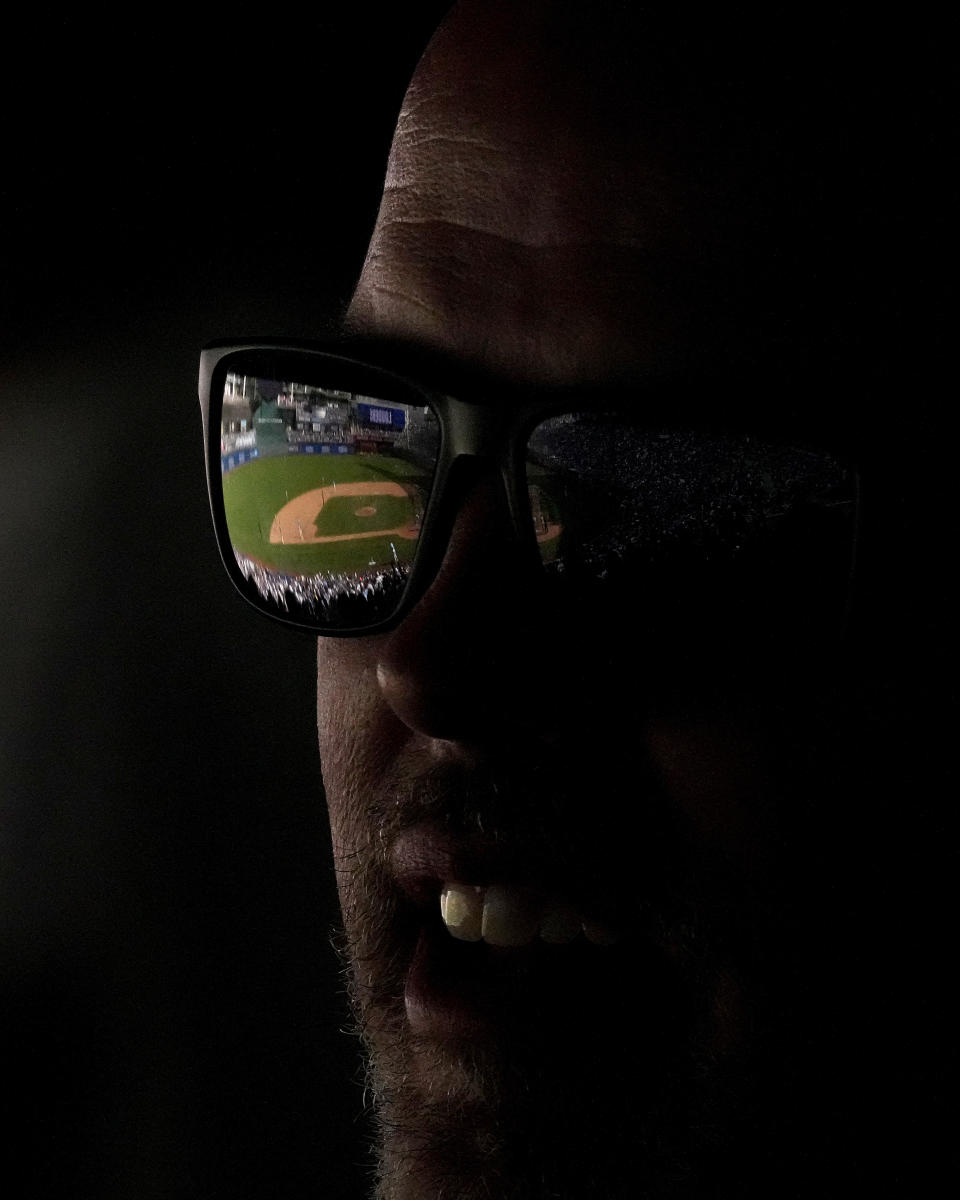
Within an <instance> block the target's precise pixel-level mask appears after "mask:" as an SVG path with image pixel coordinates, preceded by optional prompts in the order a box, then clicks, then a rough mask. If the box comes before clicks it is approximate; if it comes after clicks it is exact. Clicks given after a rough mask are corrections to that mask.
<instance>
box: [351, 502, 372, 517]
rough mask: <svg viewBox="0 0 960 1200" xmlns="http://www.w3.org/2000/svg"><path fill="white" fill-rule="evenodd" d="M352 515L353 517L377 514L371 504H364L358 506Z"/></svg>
mask: <svg viewBox="0 0 960 1200" xmlns="http://www.w3.org/2000/svg"><path fill="white" fill-rule="evenodd" d="M353 515H354V516H355V517H375V516H376V515H377V510H376V509H375V508H374V506H373V505H372V504H364V505H363V506H362V507H361V508H358V509H357V511H356V512H355V513H354V514H353Z"/></svg>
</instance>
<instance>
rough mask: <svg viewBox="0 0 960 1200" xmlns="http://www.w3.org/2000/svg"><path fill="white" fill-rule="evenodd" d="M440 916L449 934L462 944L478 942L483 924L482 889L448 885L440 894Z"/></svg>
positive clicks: (461, 884) (462, 885) (459, 884)
mask: <svg viewBox="0 0 960 1200" xmlns="http://www.w3.org/2000/svg"><path fill="white" fill-rule="evenodd" d="M440 916H441V917H442V918H443V923H444V925H446V927H447V929H448V930H449V932H450V934H451V935H452V936H453V937H455V938H459V939H460V941H462V942H479V941H480V936H481V933H480V931H481V925H482V923H483V888H480V887H473V886H471V885H469V884H465V883H448V884H446V885H445V886H444V889H443V891H442V892H441V893H440Z"/></svg>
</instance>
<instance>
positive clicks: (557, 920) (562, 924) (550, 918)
mask: <svg viewBox="0 0 960 1200" xmlns="http://www.w3.org/2000/svg"><path fill="white" fill-rule="evenodd" d="M579 934H580V918H579V917H578V916H577V913H576V910H575V909H573V908H571V907H570V905H569V904H562V903H558V904H556V905H553V906H552V907H550V908H548V909H547V910H546V911H545V912H544V914H543V918H542V920H541V921H540V936H541V937H542V938H543V940H544V941H545V942H551V943H552V944H553V945H554V946H564V945H566V943H567V942H572V941H573V939H574V938H575V937H578V936H579Z"/></svg>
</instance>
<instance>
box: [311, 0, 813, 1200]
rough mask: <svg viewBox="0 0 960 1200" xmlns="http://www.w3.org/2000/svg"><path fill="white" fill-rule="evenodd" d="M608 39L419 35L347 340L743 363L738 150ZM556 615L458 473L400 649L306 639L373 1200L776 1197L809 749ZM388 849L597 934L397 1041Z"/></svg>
mask: <svg viewBox="0 0 960 1200" xmlns="http://www.w3.org/2000/svg"><path fill="white" fill-rule="evenodd" d="M564 29H566V32H564ZM632 36H633V37H634V38H635V39H636V38H640V40H639V41H637V42H635V44H634V46H633V48H632V49H631V51H630V53H622V54H621V55H620V57H618V49H617V48H618V45H619V43H618V41H617V38H616V36H615V35H614V34H612V33H610V32H609V31H606V32H605V31H604V30H602V29H601V30H600V31H599V32H597V31H596V30H594V32H593V34H592V35H591V37H592V39H593V40H592V41H591V40H590V38H587V39H586V40H584V37H583V30H578V29H577V28H576V26H575V25H573V26H570V27H569V28H568V27H566V26H564V25H563V24H562V22H561V24H560V25H559V26H558V25H557V6H552V5H549V4H525V5H519V6H518V5H513V4H511V5H505V4H477V3H474V4H469V3H468V4H461V5H458V6H457V7H456V8H455V9H454V11H453V13H452V15H451V16H450V17H449V18H448V20H447V21H446V22H445V24H444V25H443V26H442V27H441V30H440V32H439V33H438V34H437V35H436V37H435V38H434V40H433V42H432V43H431V46H430V48H429V49H428V51H427V54H426V56H425V57H424V59H423V61H422V63H421V65H420V67H419V68H418V70H417V72H416V75H415V77H414V79H413V82H412V83H411V86H410V89H409V91H408V94H407V97H406V99H405V102H404V106H403V110H402V113H401V115H400V119H399V122H398V127H397V133H396V137H395V141H394V145H393V149H392V152H391V157H390V162H389V167H388V171H387V179H386V185H385V190H384V197H383V202H382V206H381V209H380V214H379V217H378V220H377V224H376V229H375V231H374V234H373V237H372V240H371V243H370V248H369V251H368V254H367V258H366V261H365V263H364V266H363V271H362V275H361V277H360V281H359V284H358V287H357V290H356V294H355V296H354V298H353V301H352V304H351V306H350V311H349V317H348V324H349V326H350V328H351V329H352V330H354V331H356V332H358V333H360V334H363V335H365V336H374V337H384V338H391V339H398V340H401V341H403V342H405V343H410V344H413V345H415V346H418V347H420V348H422V349H425V350H427V351H431V350H432V351H437V352H441V353H443V354H444V355H445V356H446V357H448V358H451V359H453V360H455V361H456V362H457V363H459V364H461V365H463V366H466V367H475V368H478V369H480V370H482V371H484V372H489V373H492V374H497V375H502V376H507V377H509V378H510V379H511V380H514V381H518V382H524V381H527V382H531V383H550V384H578V383H583V382H584V381H588V380H589V381H597V380H598V379H599V380H612V381H619V382H623V381H624V380H630V379H634V378H636V379H642V378H643V377H644V376H645V375H646V374H647V373H649V372H670V371H671V370H674V369H676V368H678V367H679V366H689V365H690V364H691V363H693V364H696V363H700V362H705V361H713V360H714V359H715V358H716V356H717V355H718V353H720V351H721V349H722V353H723V355H725V356H727V357H732V358H733V359H734V360H735V361H743V362H748V361H750V360H751V358H752V356H753V355H754V354H756V353H758V352H761V351H763V350H766V349H769V345H768V341H769V332H770V331H769V324H770V323H769V313H768V310H767V307H766V306H761V305H758V304H757V303H756V302H755V300H753V299H752V297H754V296H756V294H757V291H756V290H755V286H754V285H755V284H756V279H755V278H754V276H753V275H752V274H751V271H752V269H753V268H752V267H749V268H748V267H747V266H746V265H745V263H744V257H743V247H744V244H745V240H746V232H745V231H747V230H749V228H750V227H751V226H752V225H753V223H754V222H755V219H756V215H755V212H754V204H755V197H752V196H751V194H750V192H749V189H748V188H747V187H746V186H745V185H744V182H743V180H744V179H745V178H748V177H749V171H750V160H749V156H748V154H747V152H746V150H745V148H744V144H743V143H742V142H741V141H740V140H739V134H738V133H737V131H736V130H735V129H734V130H733V131H732V132H731V131H730V130H729V129H728V131H727V134H726V139H725V141H724V143H723V145H722V146H721V145H719V144H718V142H717V141H716V139H715V138H714V136H713V134H714V132H715V131H714V129H713V126H712V125H711V120H712V116H711V109H710V104H709V95H706V97H705V96H704V95H703V94H701V93H697V94H695V95H693V97H692V98H691V94H690V86H691V80H690V78H679V79H677V78H674V77H673V76H672V75H671V69H672V68H671V64H672V63H674V61H675V59H672V58H671V57H670V56H669V55H659V54H658V52H657V51H658V45H659V43H657V42H656V40H655V39H654V40H653V42H652V44H651V45H650V46H647V45H646V44H645V43H644V42H643V40H642V30H641V31H640V32H639V33H638V31H637V30H636V29H633V30H632ZM652 36H653V35H651V37H652ZM478 64H482V67H481V68H479V69H478ZM638 64H639V66H638ZM645 64H646V66H647V72H646V76H645V75H644V71H643V68H644V65H645ZM628 67H629V68H630V69H629V70H628V69H627V68H628ZM689 74H690V76H691V77H692V76H693V75H694V74H695V73H694V72H693V70H692V69H690V71H689ZM638 78H639V83H638ZM698 87H701V88H703V89H704V90H705V91H707V92H708V89H706V87H705V85H702V84H698ZM778 328H779V332H780V334H782V327H778ZM778 336H779V335H778ZM764 339H768V340H767V341H765V340H764ZM637 402H638V403H642V398H641V399H638V401H637ZM506 580H509V584H508V585H507V584H506V583H505V581H506ZM617 614H619V615H617ZM578 617H582V614H578V613H575V612H574V613H572V612H571V611H570V610H569V609H568V608H565V607H564V604H563V602H562V601H556V600H554V599H553V598H552V597H550V596H548V595H546V594H545V592H544V585H543V581H542V578H541V576H540V574H539V573H538V571H537V570H536V568H535V565H534V564H531V563H530V562H529V561H527V560H526V559H524V558H522V557H521V556H520V553H519V550H518V548H517V547H516V546H514V545H513V543H512V541H511V535H510V533H509V528H508V526H507V523H506V518H505V512H504V500H503V494H502V489H501V488H500V487H499V485H498V481H497V479H496V477H495V475H494V474H493V473H492V472H491V471H489V470H484V469H482V468H480V469H478V470H477V471H476V472H475V473H474V474H473V475H472V476H471V477H470V479H469V481H468V483H467V485H465V488H464V502H463V505H462V507H461V510H460V514H459V516H458V518H457V521H456V524H455V526H454V528H453V530H452V532H451V537H450V542H449V547H448V550H447V554H446V557H445V559H444V561H443V564H442V567H441V569H440V572H439V574H438V576H437V578H436V580H435V582H434V583H433V585H432V586H431V588H430V589H429V591H428V592H427V593H426V594H425V595H424V596H423V598H422V599H421V600H420V602H419V603H418V604H417V606H416V607H415V608H414V610H413V611H412V612H411V613H410V614H409V616H408V617H407V618H406V619H405V621H404V622H403V623H402V624H401V626H400V627H399V628H397V629H396V630H395V631H393V632H392V633H388V634H385V635H381V636H377V637H370V638H361V639H348V640H338V639H321V640H320V643H319V650H318V725H319V737H320V750H321V758H322V762H323V773H324V784H325V789H326V794H327V799H328V804H329V809H330V819H331V825H332V830H333V839H334V849H335V854H336V867H337V873H338V884H339V888H340V895H341V900H342V908H343V917H344V933H343V939H342V940H343V953H344V958H345V961H346V963H347V965H348V971H349V976H350V979H351V987H352V995H353V999H354V1007H355V1011H356V1014H357V1021H358V1027H359V1029H360V1032H361V1035H362V1036H363V1038H364V1040H365V1043H366V1048H367V1051H368V1053H369V1056H370V1062H371V1068H370V1088H371V1094H372V1095H373V1097H374V1103H375V1105H376V1108H377V1114H378V1120H379V1134H378V1141H379V1153H380V1160H381V1168H380V1173H379V1182H378V1186H379V1188H380V1192H379V1195H381V1196H382V1197H383V1198H384V1200H387V1198H389V1200H412V1198H414V1197H417V1198H419V1200H423V1198H426V1197H434V1196H436V1197H440V1196H443V1197H447V1196H450V1197H453V1196H456V1197H461V1198H474V1197H476V1198H479V1197H494V1196H496V1197H501V1198H513V1197H521V1196H523V1197H526V1198H529V1200H534V1198H538V1197H544V1198H546V1197H548V1196H549V1197H563V1198H572V1197H578V1198H579V1197H588V1196H589V1197H601V1196H602V1197H605V1198H607V1200H616V1198H618V1197H626V1196H630V1197H634V1196H637V1195H648V1196H652V1197H655V1196H668V1195H669V1196H675V1195H683V1196H686V1195H704V1194H711V1195H727V1194H731V1195H732V1194H735V1195H738V1196H746V1195H751V1194H753V1190H754V1189H755V1190H756V1191H757V1193H758V1194H783V1195H786V1194H788V1193H787V1192H784V1191H782V1190H780V1191H778V1190H776V1184H775V1182H774V1185H773V1186H774V1188H775V1190H774V1192H770V1191H766V1192H765V1191H764V1189H765V1188H769V1187H770V1186H771V1180H774V1181H776V1178H777V1166H776V1164H777V1163H778V1161H779V1162H782V1161H783V1157H782V1156H783V1155H784V1154H789V1153H792V1151H788V1150H785V1148H784V1147H785V1145H787V1143H789V1142H790V1141H791V1139H792V1138H793V1137H795V1136H797V1131H798V1130H799V1129H800V1128H801V1127H802V1126H803V1124H804V1121H805V1119H806V1118H805V1116H804V1114H803V1113H802V1112H800V1111H799V1110H801V1109H802V1108H803V1105H804V1103H805V1101H804V1100H803V1096H804V1095H805V1093H804V1091H803V1088H802V1087H801V1086H800V1084H798V1083H797V1080H798V1079H799V1078H800V1075H801V1069H800V1059H801V1058H802V1057H803V1055H802V1054H798V1053H797V1051H796V1042H797V1039H796V1037H795V1034H796V1029H797V1026H798V1024H805V1025H806V1027H807V1028H809V1027H810V1026H811V1025H812V1024H814V1023H815V1022H816V1019H817V1003H818V1001H817V999H816V997H815V996H813V995H807V990H808V989H807V984H806V983H804V985H803V987H798V984H797V981H798V979H803V980H805V981H807V980H809V979H810V978H811V976H812V973H813V968H812V967H811V966H810V961H809V956H810V954H811V950H810V947H811V945H812V944H813V943H814V942H815V941H816V939H815V938H814V937H812V936H811V935H810V934H809V925H810V923H811V922H812V923H814V924H815V923H816V905H815V904H812V903H811V901H810V897H809V894H808V893H809V889H806V890H805V892H804V889H803V888H802V886H801V884H800V883H799V882H798V880H799V877H800V875H801V874H802V870H801V868H800V866H799V865H798V864H799V863H800V862H802V861H803V853H801V847H802V846H803V845H804V836H805V834H804V826H803V821H802V819H801V818H804V819H805V818H806V816H807V815H808V814H809V807H810V795H811V794H815V795H821V796H823V795H825V793H824V785H823V784H822V782H820V783H818V784H817V785H816V787H813V786H811V783H810V781H811V778H812V777H814V776H815V774H816V772H818V771H820V770H821V769H822V763H821V761H820V759H819V758H818V757H817V752H816V751H815V749H813V748H815V747H817V746H819V745H820V744H821V743H822V742H823V741H824V740H827V741H829V737H828V736H827V735H825V734H824V733H823V731H824V729H825V728H826V727H827V724H828V723H827V721H826V719H825V718H824V717H823V713H822V707H821V708H818V707H817V706H816V705H814V704H813V703H812V702H811V695H810V687H809V681H808V680H807V679H806V678H804V679H803V680H801V679H799V678H798V677H797V676H796V675H795V674H792V673H791V672H792V671H793V669H794V668H793V667H789V668H788V667H787V666H785V665H783V664H780V663H777V662H771V661H770V660H769V656H768V655H765V654H763V655H762V654H759V653H758V654H757V655H755V656H753V655H751V652H750V650H749V648H745V647H744V646H743V645H737V646H731V645H728V644H726V639H725V637H724V631H723V629H717V628H716V627H715V625H712V624H711V622H710V620H709V619H707V620H704V621H703V622H702V624H701V623H697V624H694V623H693V622H692V621H688V620H687V618H686V617H677V618H676V620H675V621H674V623H673V624H670V623H669V622H667V623H662V624H660V625H659V626H658V627H656V628H654V627H653V626H652V625H651V624H649V623H647V622H645V620H644V604H643V603H642V602H640V603H638V602H637V601H636V600H635V599H633V598H632V599H631V601H630V604H629V605H628V607H627V608H626V610H623V609H620V610H618V609H617V608H616V606H614V609H613V610H612V612H611V614H610V615H609V616H604V615H602V614H601V613H600V612H599V611H598V615H597V619H596V620H595V621H588V622H586V623H584V622H583V620H582V619H578ZM685 622H687V623H685ZM574 629H575V630H576V632H575V633H571V630H574ZM813 730H815V731H816V736H815V735H814V733H813V732H812V731H813ZM818 739H819V740H818ZM422 827H428V828H429V829H431V830H433V831H435V832H436V831H439V833H438V834H437V836H441V837H443V838H447V839H451V840H452V842H453V843H456V844H462V843H469V844H470V845H471V846H474V845H476V846H479V847H481V851H482V852H484V853H485V852H487V851H491V848H493V850H492V851H491V853H493V852H495V857H496V861H497V863H498V864H499V866H498V870H500V872H501V873H502V875H503V877H504V878H505V879H513V880H518V881H521V882H522V881H524V880H527V879H531V878H535V879H536V880H537V881H538V882H540V881H543V880H545V881H546V882H547V884H549V885H550V886H555V887H556V888H557V889H558V890H562V891H563V893H564V894H565V895H569V896H572V897H574V898H575V899H576V900H577V901H578V902H579V903H582V904H583V905H586V906H587V907H590V906H592V910H593V911H596V912H597V913H598V914H599V915H600V916H603V917H607V916H609V917H610V918H611V919H613V920H615V921H616V922H617V923H618V924H619V925H620V926H621V927H622V928H623V929H625V930H627V931H631V935H630V936H628V937H627V938H626V940H625V942H623V943H621V944H619V945H618V946H616V947H613V948H611V949H609V950H605V951H604V950H597V949H594V950H593V951H592V952H591V953H589V954H588V953H587V952H586V951H585V950H584V949H583V948H582V947H580V948H578V949H577V950H576V951H567V950H565V949H561V950H559V951H558V952H557V956H556V957H555V958H554V959H553V960H551V961H550V962H548V963H547V964H546V965H543V964H542V962H540V961H539V960H538V962H537V964H536V966H535V967H534V968H529V967H528V966H527V965H525V963H524V961H523V960H522V959H521V958H520V957H519V956H517V957H516V958H515V959H510V960H508V961H507V962H506V965H504V962H501V961H498V962H497V964H496V966H495V970H496V973H497V980H498V983H497V989H498V990H497V992H496V996H497V1000H496V1002H495V1003H493V1005H492V1011H493V1017H492V1019H490V1020H488V1021H487V1023H486V1024H485V1025H483V1027H482V1028H479V1029H477V1030H473V1031H472V1033H471V1035H470V1036H469V1037H463V1038H450V1037H444V1038H439V1037H434V1036H432V1035H431V1034H430V1032H429V1031H427V1032H426V1033H424V1032H423V1031H420V1032H419V1033H418V1032H416V1031H412V1030H411V1028H410V1026H409V1023H408V1020H407V1017H406V1016H405V1012H404V1004H403V990H404V977H405V973H406V970H407V967H408V965H409V962H410V959H411V957H412V955H413V953H414V947H415V945H416V939H417V929H418V920H420V918H419V917H418V916H417V915H415V914H411V912H410V911H409V909H408V906H406V905H405V902H404V899H403V898H402V897H401V896H400V895H399V893H398V889H397V886H396V882H395V880H394V879H393V878H392V876H391V862H392V861H393V860H392V858H391V854H392V852H393V851H394V849H395V847H396V845H397V844H398V842H399V841H401V840H402V838H403V837H404V835H405V832H406V831H408V830H409V829H411V828H422ZM467 882H477V883H481V884H484V883H487V882H490V880H488V879H485V878H480V879H476V880H467ZM801 894H805V899H804V902H803V904H802V905H801V904H800V903H799V901H798V897H799V896H800V895H801ZM801 909H802V912H803V922H804V923H805V924H804V923H802V922H801V919H800V913H801ZM640 930H642V936H640V937H639V939H638V938H637V933H638V931H640ZM563 955H568V956H569V957H567V958H562V957H561V956H563ZM788 997H789V1003H788V1001H787V998H788ZM804 1053H805V1054H806V1058H807V1065H808V1066H809V1065H810V1062H811V1061H812V1060H813V1059H815V1058H816V1054H811V1053H810V1051H809V1047H808V1049H807V1050H806V1051H805V1052H804ZM772 1113H773V1114H777V1119H776V1120H774V1121H772V1122H771V1121H768V1118H769V1117H770V1115H771V1114H772ZM786 1113H789V1116H785V1115H784V1114H786ZM785 1125H789V1126H791V1133H790V1136H789V1137H785V1136H784V1135H783V1127H784V1126H785ZM799 1137H800V1140H803V1135H802V1134H800V1135H799ZM746 1146H749V1147H750V1148H749V1151H746V1150H745V1147H746ZM793 1169H794V1177H795V1178H799V1176H800V1174H802V1171H801V1167H800V1165H799V1162H798V1160H794V1168H793ZM704 1189H713V1190H704ZM790 1194H792V1193H790Z"/></svg>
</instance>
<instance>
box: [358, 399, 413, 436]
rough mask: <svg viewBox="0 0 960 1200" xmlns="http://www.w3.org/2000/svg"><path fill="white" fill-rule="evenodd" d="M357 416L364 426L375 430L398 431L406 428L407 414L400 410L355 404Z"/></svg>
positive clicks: (381, 405)
mask: <svg viewBox="0 0 960 1200" xmlns="http://www.w3.org/2000/svg"><path fill="white" fill-rule="evenodd" d="M357 416H358V417H359V419H360V420H361V421H362V422H363V424H364V425H370V426H373V427H374V428H375V429H384V430H386V429H393V430H400V429H404V428H405V427H406V422H407V414H406V412H405V411H404V410H403V409H402V408H387V407H386V405H383V404H370V403H368V402H367V401H359V402H358V403H357Z"/></svg>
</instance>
